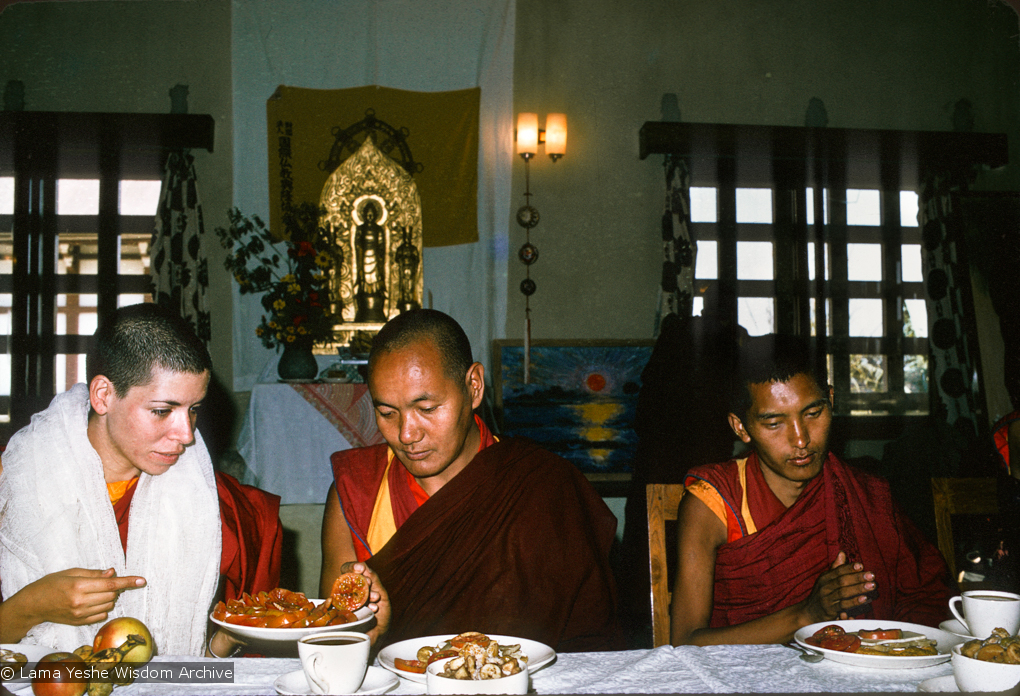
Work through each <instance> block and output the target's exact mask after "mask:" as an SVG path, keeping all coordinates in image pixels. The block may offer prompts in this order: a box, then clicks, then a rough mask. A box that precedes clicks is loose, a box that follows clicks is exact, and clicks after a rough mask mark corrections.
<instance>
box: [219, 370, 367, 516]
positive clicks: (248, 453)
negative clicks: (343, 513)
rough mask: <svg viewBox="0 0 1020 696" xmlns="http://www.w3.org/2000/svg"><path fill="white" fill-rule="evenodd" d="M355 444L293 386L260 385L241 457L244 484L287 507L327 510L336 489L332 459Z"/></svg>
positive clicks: (246, 425) (247, 417)
mask: <svg viewBox="0 0 1020 696" xmlns="http://www.w3.org/2000/svg"><path fill="white" fill-rule="evenodd" d="M350 447H351V444H350V443H349V442H348V441H347V439H346V438H345V437H344V436H343V435H341V434H340V431H339V430H337V429H336V428H335V427H334V426H333V424H332V423H330V422H329V421H328V420H326V419H325V418H324V417H323V416H322V414H321V413H319V412H318V411H316V410H315V408H313V407H312V405H311V404H309V403H308V402H307V401H306V400H305V399H304V398H302V396H301V395H300V394H298V393H297V392H296V391H294V388H293V387H292V386H291V385H289V384H256V385H255V386H254V387H253V388H252V391H251V402H250V403H249V404H248V412H247V413H246V414H245V417H244V425H243V427H242V429H241V434H240V435H239V436H238V438H237V451H238V452H239V453H240V454H241V456H242V457H244V461H245V465H246V466H247V469H246V470H245V474H244V476H243V477H242V482H243V483H247V484H249V485H252V486H258V487H259V488H261V489H262V490H265V491H269V492H270V493H275V494H276V495H278V496H280V503H281V504H283V505H297V504H303V503H316V504H320V505H321V504H322V503H324V502H326V492H327V491H328V490H329V484H331V483H333V472H332V470H331V469H330V465H329V456H330V455H331V454H333V453H334V452H338V451H340V450H345V449H350Z"/></svg>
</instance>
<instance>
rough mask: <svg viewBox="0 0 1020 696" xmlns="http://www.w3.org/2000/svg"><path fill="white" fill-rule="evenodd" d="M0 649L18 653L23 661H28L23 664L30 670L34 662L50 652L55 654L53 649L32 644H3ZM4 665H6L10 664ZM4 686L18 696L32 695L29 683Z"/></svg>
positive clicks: (7, 683)
mask: <svg viewBox="0 0 1020 696" xmlns="http://www.w3.org/2000/svg"><path fill="white" fill-rule="evenodd" d="M0 648H4V649H5V650H13V651H14V652H19V653H21V654H22V655H24V656H25V659H27V660H28V662H27V663H25V666H26V667H28V668H31V667H32V666H33V665H34V664H35V663H36V662H38V661H39V660H40V659H42V658H43V657H46V656H47V655H49V654H50V653H51V652H56V650H54V649H53V648H47V647H44V646H42V645H34V644H32V643H3V644H0ZM4 664H5V665H7V664H10V663H4ZM4 686H5V687H7V688H8V689H9V690H10V691H11V692H12V693H15V694H19V696H20V694H31V693H32V684H31V683H30V682H15V683H13V684H12V683H11V682H4Z"/></svg>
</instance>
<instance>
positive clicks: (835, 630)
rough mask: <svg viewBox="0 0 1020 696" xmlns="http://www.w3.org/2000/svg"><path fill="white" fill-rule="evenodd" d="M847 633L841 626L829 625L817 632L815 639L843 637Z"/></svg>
mask: <svg viewBox="0 0 1020 696" xmlns="http://www.w3.org/2000/svg"><path fill="white" fill-rule="evenodd" d="M845 633H846V631H845V630H843V627H842V626H840V625H839V624H829V625H828V626H823V627H822V628H819V629H818V630H817V631H815V632H814V636H813V637H815V638H824V637H825V636H841V635H844V634H845Z"/></svg>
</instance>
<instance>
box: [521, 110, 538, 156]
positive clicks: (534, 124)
mask: <svg viewBox="0 0 1020 696" xmlns="http://www.w3.org/2000/svg"><path fill="white" fill-rule="evenodd" d="M536 152H538V114H531V113H520V114H517V154H524V153H527V154H530V155H534V154H535V153H536Z"/></svg>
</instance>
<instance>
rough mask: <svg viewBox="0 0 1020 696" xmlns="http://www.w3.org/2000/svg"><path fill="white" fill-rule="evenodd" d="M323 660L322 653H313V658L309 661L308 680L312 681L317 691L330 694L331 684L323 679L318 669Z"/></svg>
mask: <svg viewBox="0 0 1020 696" xmlns="http://www.w3.org/2000/svg"><path fill="white" fill-rule="evenodd" d="M322 659H323V658H322V653H312V657H311V659H309V661H308V662H309V665H308V672H307V674H308V678H309V679H311V681H312V684H314V685H315V691H317V692H319V693H320V694H328V693H329V682H328V681H326V680H325V679H323V678H322V676H321V675H320V674H319V671H318V669H317V667H318V666H319V663H320V662H322Z"/></svg>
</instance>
